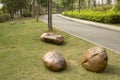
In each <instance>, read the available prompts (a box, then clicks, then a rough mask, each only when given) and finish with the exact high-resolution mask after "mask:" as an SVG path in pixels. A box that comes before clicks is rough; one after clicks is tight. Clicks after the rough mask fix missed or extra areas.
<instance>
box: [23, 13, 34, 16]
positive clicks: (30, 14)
mask: <svg viewBox="0 0 120 80" xmlns="http://www.w3.org/2000/svg"><path fill="white" fill-rule="evenodd" d="M23 17H32V13H30V12H27V13H24V14H23Z"/></svg>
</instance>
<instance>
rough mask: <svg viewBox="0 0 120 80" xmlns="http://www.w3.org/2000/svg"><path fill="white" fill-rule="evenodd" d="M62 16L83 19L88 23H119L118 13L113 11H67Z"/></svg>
mask: <svg viewBox="0 0 120 80" xmlns="http://www.w3.org/2000/svg"><path fill="white" fill-rule="evenodd" d="M62 14H63V15H66V16H70V17H74V18H79V19H85V20H90V21H96V22H102V23H120V12H115V11H113V10H112V11H111V10H110V11H107V12H100V11H93V10H81V11H80V13H79V12H78V11H73V12H72V11H68V12H63V13H62Z"/></svg>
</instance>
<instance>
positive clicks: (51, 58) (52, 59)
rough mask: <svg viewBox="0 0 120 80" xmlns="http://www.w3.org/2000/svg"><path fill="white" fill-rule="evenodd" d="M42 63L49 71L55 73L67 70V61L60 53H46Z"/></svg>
mask: <svg viewBox="0 0 120 80" xmlns="http://www.w3.org/2000/svg"><path fill="white" fill-rule="evenodd" d="M42 61H43V63H44V65H45V66H46V67H47V68H48V69H50V70H53V71H60V70H63V69H65V68H66V61H65V59H64V58H63V56H62V54H61V53H60V52H59V51H50V52H48V53H46V54H45V55H44V56H43V58H42Z"/></svg>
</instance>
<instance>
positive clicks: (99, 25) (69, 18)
mask: <svg viewBox="0 0 120 80" xmlns="http://www.w3.org/2000/svg"><path fill="white" fill-rule="evenodd" d="M59 16H60V17H62V18H65V19H68V20H72V21H75V22H79V23H84V24H89V25H93V26H96V27H99V28H105V29H111V30H115V31H120V27H119V26H112V25H109V24H103V23H97V22H92V21H86V20H81V19H76V18H71V17H67V16H63V15H61V14H59Z"/></svg>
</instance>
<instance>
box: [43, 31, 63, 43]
mask: <svg viewBox="0 0 120 80" xmlns="http://www.w3.org/2000/svg"><path fill="white" fill-rule="evenodd" d="M41 40H42V41H44V42H48V43H54V44H58V45H59V44H62V43H63V42H64V37H63V36H62V35H56V34H53V33H43V34H42V35H41Z"/></svg>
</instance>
